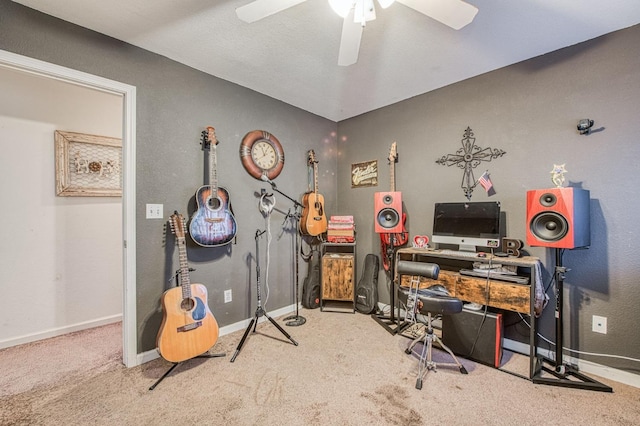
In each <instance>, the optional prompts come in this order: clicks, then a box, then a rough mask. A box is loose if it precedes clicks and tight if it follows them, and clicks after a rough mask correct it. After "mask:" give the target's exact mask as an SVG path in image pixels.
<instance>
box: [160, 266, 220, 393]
mask: <svg viewBox="0 0 640 426" xmlns="http://www.w3.org/2000/svg"><path fill="white" fill-rule="evenodd" d="M189 271H195V269H193V268H189ZM179 275H180V269H178V270H177V271H176V275H175V280H176V283H177V282H178V277H179ZM173 279H174V278H171V279H170V280H169V281H172V280H173ZM223 356H226V354H208V353H207V354H202V355H198V356H196V357H194V358H189V359H188V360H186V361H189V360H191V359H195V358H221V357H223ZM186 361H181V362H174V363H173V365H172V366H171V367H170V368H169V369H168V370H167V371H166V372H165V373H164V374H163V375H162V376H161V377H160V378H159V379H158V380H156V382H155V383H154V384H153V385H151V386H150V387H149V390H150V391H152V390H154V389H155V388H156V386H158V385H159V384H160V382H161V381H163V380H164V378H165V377H167V376H168V375H169V374H170V373H171V372H172V371H173V370H175V368H176V367H177V366H178V365H180V364H182V363H183V362H186Z"/></svg>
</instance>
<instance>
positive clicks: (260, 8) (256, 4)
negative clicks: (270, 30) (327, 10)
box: [236, 0, 305, 23]
mask: <svg viewBox="0 0 640 426" xmlns="http://www.w3.org/2000/svg"><path fill="white" fill-rule="evenodd" d="M303 1H305V0H256V1H253V2H251V3H248V4H245V5H244V6H241V7H239V8H237V9H236V15H238V18H240V20H242V21H244V22H248V23H252V22H255V21H259V20H260V19H262V18H266V17H267V16H271V15H274V14H276V13H278V12H280V11H283V10H285V9H288V8H290V7H293V6H295V5H297V4H300V3H302V2H303Z"/></svg>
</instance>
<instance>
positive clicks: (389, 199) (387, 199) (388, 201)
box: [382, 194, 393, 205]
mask: <svg viewBox="0 0 640 426" xmlns="http://www.w3.org/2000/svg"><path fill="white" fill-rule="evenodd" d="M382 202H383V203H385V204H386V205H389V204H391V203H393V197H392V196H391V194H387V195H385V196H384V197H382Z"/></svg>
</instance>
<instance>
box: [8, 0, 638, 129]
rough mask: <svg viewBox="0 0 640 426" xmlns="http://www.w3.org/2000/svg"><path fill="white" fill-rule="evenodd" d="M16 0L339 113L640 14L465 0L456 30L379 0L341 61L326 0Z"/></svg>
mask: <svg viewBox="0 0 640 426" xmlns="http://www.w3.org/2000/svg"><path fill="white" fill-rule="evenodd" d="M15 1H16V2H17V3H21V4H23V5H25V6H28V7H31V8H33V9H37V10H39V11H42V12H44V13H46V14H49V15H53V16H56V17H58V18H61V19H64V20H66V21H69V22H73V23H75V24H78V25H81V26H83V27H86V28H90V29H92V30H95V31H98V32H100V33H103V34H106V35H109V36H111V37H115V38H117V39H120V40H123V41H126V42H128V43H131V44H133V45H136V46H139V47H142V48H144V49H147V50H150V51H152V52H156V53H158V54H160V55H163V56H166V57H168V58H171V59H173V60H176V61H178V62H181V63H183V64H186V65H189V66H191V67H193V68H196V69H198V70H201V71H204V72H206V73H209V74H211V75H214V76H217V77H220V78H223V79H225V80H228V81H231V82H234V83H237V84H240V85H242V86H245V87H248V88H250V89H253V90H255V91H257V92H260V93H263V94H265V95H268V96H271V97H273V98H275V99H279V100H282V101H284V102H286V103H288V104H291V105H294V106H296V107H299V108H301V109H303V110H306V111H309V112H312V113H314V114H317V115H319V116H322V117H325V118H328V119H330V120H333V121H336V122H337V121H341V120H344V119H347V118H350V117H354V116H356V115H359V114H363V113H365V112H368V111H371V110H374V109H377V108H380V107H383V106H386V105H390V104H393V103H395V102H398V101H401V100H404V99H408V98H411V97H413V96H416V95H419V94H422V93H426V92H429V91H431V90H434V89H437V88H440V87H443V86H446V85H449V84H452V83H455V82H458V81H461V80H464V79H467V78H470V77H473V76H476V75H479V74H483V73H485V72H488V71H491V70H495V69H498V68H502V67H504V66H507V65H510V64H513V63H516V62H520V61H522V60H525V59H528V58H531V57H534V56H538V55H542V54H544V53H547V52H551V51H554V50H557V49H560V48H562V47H566V46H570V45H573V44H576V43H579V42H582V41H585V40H589V39H592V38H595V37H598V36H600V35H602V34H606V33H609V32H612V31H615V30H619V29H622V28H627V27H630V26H632V25H635V24H638V23H640V3H639V2H638V0H606V1H603V0H580V1H578V0H519V1H514V0H467V2H468V3H471V4H473V5H474V6H476V7H477V8H478V9H479V12H478V14H477V15H476V17H475V20H474V21H473V22H472V23H471V24H469V25H467V26H466V27H464V28H462V29H461V30H459V31H456V30H453V29H451V28H449V27H447V26H445V25H443V24H441V23H439V22H437V21H435V20H433V19H431V18H428V17H426V16H425V15H422V14H420V13H418V12H416V11H414V10H412V9H409V8H407V7H405V6H403V5H402V4H399V3H395V4H393V5H391V6H390V7H389V8H388V9H384V10H383V9H381V8H380V7H379V6H378V4H377V3H376V14H377V19H376V20H375V21H372V22H369V23H367V26H366V28H365V29H364V33H363V35H362V43H361V47H360V55H359V59H358V62H357V63H356V64H355V65H351V66H349V67H340V66H338V65H337V60H338V49H339V46H340V34H341V31H342V18H340V17H338V16H337V15H336V14H335V13H334V12H333V11H332V10H331V8H330V7H329V3H328V0H306V1H305V2H303V3H302V4H299V5H297V6H294V7H292V8H290V9H287V10H284V11H282V12H280V13H277V14H276V15H273V16H270V17H267V18H265V19H262V20H260V21H258V22H255V23H252V24H247V23H245V22H242V21H240V20H239V19H238V18H237V17H236V14H235V9H236V8H238V7H240V6H242V5H245V4H247V3H249V2H250V1H252V0H108V1H105V0H64V1H61V0H15ZM639 42H640V40H639Z"/></svg>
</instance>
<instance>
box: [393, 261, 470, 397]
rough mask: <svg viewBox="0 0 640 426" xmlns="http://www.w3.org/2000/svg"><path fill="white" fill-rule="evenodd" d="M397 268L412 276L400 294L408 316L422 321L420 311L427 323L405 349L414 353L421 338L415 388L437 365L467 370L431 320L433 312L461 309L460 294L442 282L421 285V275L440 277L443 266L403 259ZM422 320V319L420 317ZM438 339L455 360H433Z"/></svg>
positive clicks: (399, 273) (454, 311)
mask: <svg viewBox="0 0 640 426" xmlns="http://www.w3.org/2000/svg"><path fill="white" fill-rule="evenodd" d="M396 271H397V272H398V276H399V277H400V276H402V275H409V276H411V283H410V285H409V287H408V288H407V287H403V286H400V288H399V291H398V295H399V299H400V301H404V303H405V305H406V314H405V320H407V321H414V322H417V321H420V317H419V316H418V315H417V314H422V315H424V316H426V322H424V325H425V327H426V329H425V332H424V335H423V336H420V337H418V338H417V339H415V340H414V341H413V342H412V343H411V344H410V345H409V346H408V347H407V349H406V350H405V352H406V353H408V354H411V353H413V347H414V346H415V345H416V343H418V342H422V343H423V346H422V352H421V353H420V359H419V361H418V378H417V380H416V389H422V379H423V377H424V376H425V375H426V373H427V372H428V371H429V370H434V371H435V370H436V369H437V367H438V366H446V367H454V366H455V367H458V369H459V370H460V372H461V373H462V374H468V373H467V369H466V368H464V366H463V365H462V364H461V363H460V361H458V358H456V356H455V355H454V354H453V352H452V351H451V349H449V348H448V347H447V346H446V345H445V344H444V343H442V340H441V339H440V337H438V336H437V335H436V334H435V333H434V332H433V324H432V320H433V317H434V316H441V315H454V314H457V313H459V312H462V301H461V300H460V299H458V298H455V297H451V296H449V294H448V292H447V291H446V289H445V288H444V287H443V286H442V285H438V284H436V285H435V286H432V287H430V288H427V289H420V277H425V278H431V279H437V278H438V274H439V273H440V267H439V266H438V265H436V264H435V263H424V262H411V261H405V260H400V261H398V262H397V266H396ZM421 322H422V321H421ZM434 343H437V344H438V345H439V346H440V347H441V348H442V349H444V350H445V351H447V352H448V353H449V355H451V357H452V358H453V361H454V362H453V363H442V362H438V363H436V362H434V361H433V359H432V348H433V344H434Z"/></svg>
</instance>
